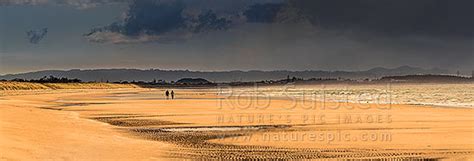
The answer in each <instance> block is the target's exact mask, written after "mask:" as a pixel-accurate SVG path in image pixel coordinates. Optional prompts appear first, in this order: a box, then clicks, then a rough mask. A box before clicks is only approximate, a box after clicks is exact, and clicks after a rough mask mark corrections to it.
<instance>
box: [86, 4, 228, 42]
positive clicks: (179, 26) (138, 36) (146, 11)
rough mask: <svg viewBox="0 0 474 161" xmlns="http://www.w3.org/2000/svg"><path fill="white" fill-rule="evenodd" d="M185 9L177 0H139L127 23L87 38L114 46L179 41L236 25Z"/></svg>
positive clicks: (209, 13)
mask: <svg viewBox="0 0 474 161" xmlns="http://www.w3.org/2000/svg"><path fill="white" fill-rule="evenodd" d="M185 7H186V5H185V3H184V2H182V1H175V0H168V1H165V0H161V1H158V0H135V1H133V2H132V3H131V4H130V6H129V10H128V11H127V12H126V18H125V19H124V20H123V22H115V23H112V24H111V25H109V26H105V27H99V28H94V29H92V31H91V32H90V33H88V34H86V35H85V36H86V37H87V38H88V39H89V40H91V41H95V42H112V43H128V42H149V41H158V42H163V41H175V40H180V39H186V38H187V37H189V36H192V34H194V33H201V32H209V31H215V30H226V29H228V28H229V27H230V25H231V23H232V21H231V20H228V19H226V18H224V17H218V15H217V14H216V13H215V12H214V11H212V10H207V11H202V12H201V13H199V14H197V15H196V16H195V17H194V16H192V15H189V14H185V13H184V11H185V9H186V8H185ZM108 37H112V39H109V38H108Z"/></svg>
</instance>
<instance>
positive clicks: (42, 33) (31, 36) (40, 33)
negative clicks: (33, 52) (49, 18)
mask: <svg viewBox="0 0 474 161" xmlns="http://www.w3.org/2000/svg"><path fill="white" fill-rule="evenodd" d="M47 34H48V28H43V29H39V30H30V31H26V36H28V41H29V42H30V43H32V44H38V43H39V42H40V41H41V40H43V38H45V37H46V35H47Z"/></svg>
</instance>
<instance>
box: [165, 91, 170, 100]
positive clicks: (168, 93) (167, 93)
mask: <svg viewBox="0 0 474 161" xmlns="http://www.w3.org/2000/svg"><path fill="white" fill-rule="evenodd" d="M165 95H166V99H168V98H169V96H170V92H169V91H168V90H166V92H165Z"/></svg>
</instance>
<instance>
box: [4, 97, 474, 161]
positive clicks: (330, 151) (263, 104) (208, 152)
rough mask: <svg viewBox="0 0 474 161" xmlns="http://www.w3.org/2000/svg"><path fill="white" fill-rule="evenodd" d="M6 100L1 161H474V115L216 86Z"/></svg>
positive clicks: (468, 111)
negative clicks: (230, 92)
mask: <svg viewBox="0 0 474 161" xmlns="http://www.w3.org/2000/svg"><path fill="white" fill-rule="evenodd" d="M175 92H176V93H177V95H176V98H177V99H175V100H167V99H166V98H165V97H164V96H163V95H162V93H163V91H162V90H159V89H153V90H150V89H114V90H51V91H48V92H45V91H23V92H17V93H14V94H5V95H2V96H1V97H0V106H1V107H0V129H1V130H0V143H1V144H0V160H45V159H57V160H153V159H157V160H163V159H182V158H188V159H209V158H220V159H258V158H273V159H346V158H350V159H447V160H468V159H470V158H473V157H474V155H473V153H474V139H473V138H474V137H473V136H474V128H473V125H474V117H473V116H474V113H473V112H474V111H473V109H470V108H440V107H432V106H415V105H394V104H393V105H376V104H353V103H332V102H303V101H301V100H298V99H295V100H291V99H282V98H271V99H270V100H266V99H261V98H259V99H257V98H255V97H247V96H245V97H227V96H222V95H217V94H216V92H215V91H214V90H213V89H178V90H175Z"/></svg>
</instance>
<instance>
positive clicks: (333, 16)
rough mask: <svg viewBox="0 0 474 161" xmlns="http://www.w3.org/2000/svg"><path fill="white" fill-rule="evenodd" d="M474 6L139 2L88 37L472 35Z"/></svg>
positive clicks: (378, 1)
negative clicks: (238, 31) (259, 27)
mask: <svg viewBox="0 0 474 161" xmlns="http://www.w3.org/2000/svg"><path fill="white" fill-rule="evenodd" d="M473 9H474V1H472V0H456V1H447V0H416V1H409V0H401V1H395V0H330V1H329V0H286V1H285V0H280V1H277V0H273V1H271V0H267V1H252V0H235V1H231V0H222V1H210V0H202V1H186V0H182V1H179V0H135V1H132V2H131V4H130V9H129V11H128V12H127V15H128V16H127V18H126V19H125V20H124V21H123V22H120V23H119V22H117V23H114V24H111V25H109V26H106V27H101V28H96V29H93V30H92V32H91V33H89V34H87V36H89V37H88V38H89V40H92V41H97V42H106V41H108V40H107V38H104V36H105V37H113V40H118V39H128V38H131V37H130V36H137V35H139V34H142V36H143V35H147V36H148V37H147V38H144V39H142V40H138V41H131V42H143V41H145V42H146V41H149V40H156V39H175V38H173V37H176V39H186V38H189V37H191V35H192V34H193V33H199V32H210V31H215V30H227V29H229V28H235V27H239V26H240V25H242V24H244V23H264V24H265V23H267V24H268V23H301V22H309V23H310V24H312V25H313V26H314V27H315V28H318V29H321V30H331V31H339V32H342V33H347V32H350V34H351V36H355V37H358V38H362V39H364V38H365V37H367V35H382V36H400V35H418V36H434V37H454V38H463V39H466V38H467V39H472V37H473V33H474V31H473V30H472V28H474V19H473V15H474V14H473ZM104 32H109V33H104ZM188 32H189V33H188ZM117 34H120V35H117ZM141 38H142V37H141ZM113 40H112V42H113ZM132 40H133V39H132ZM135 40H137V39H136V38H135ZM117 42H122V41H120V40H118V41H117ZM123 42H127V41H123Z"/></svg>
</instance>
